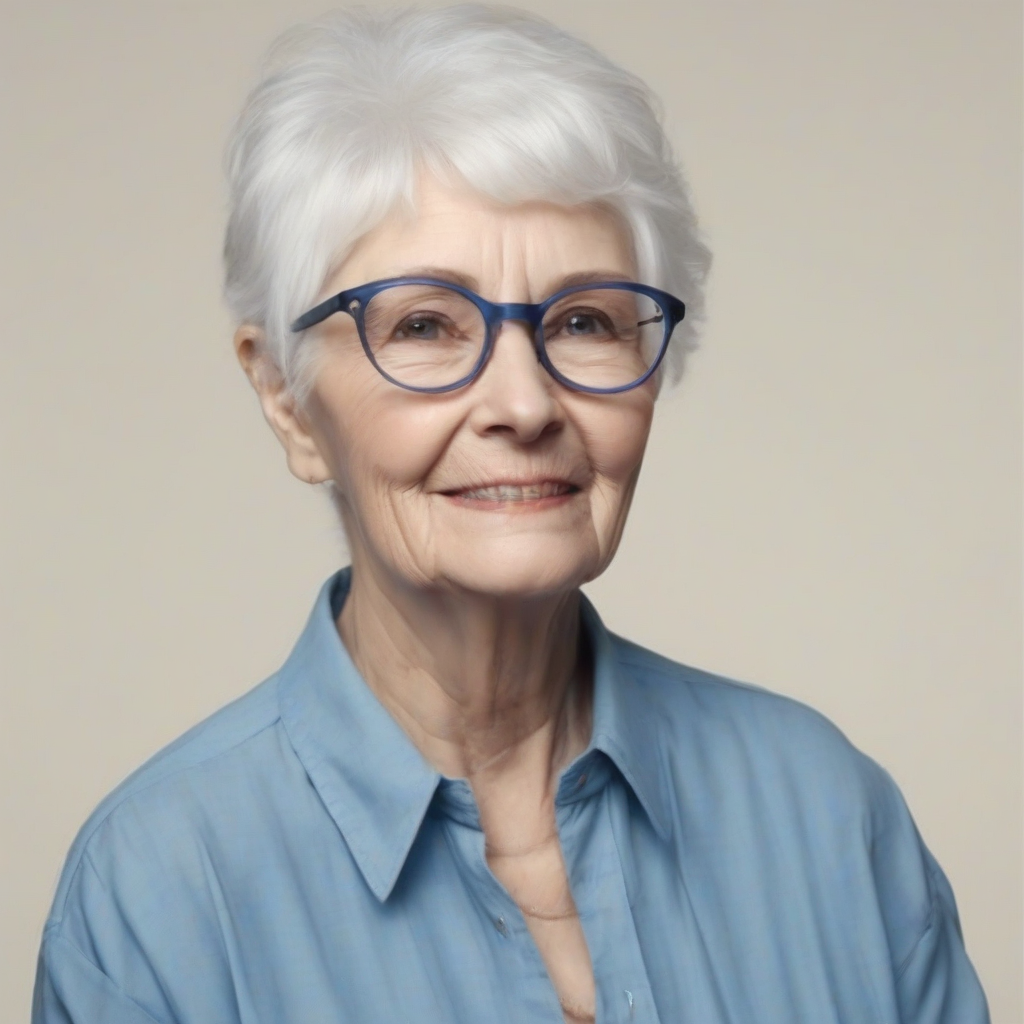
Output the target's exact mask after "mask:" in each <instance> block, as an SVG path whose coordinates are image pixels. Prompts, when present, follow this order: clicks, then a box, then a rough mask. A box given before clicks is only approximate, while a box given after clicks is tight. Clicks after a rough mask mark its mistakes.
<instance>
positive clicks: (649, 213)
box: [224, 4, 710, 397]
mask: <svg viewBox="0 0 1024 1024" xmlns="http://www.w3.org/2000/svg"><path fill="white" fill-rule="evenodd" d="M421 169H425V170H427V171H428V172H429V173H431V174H434V175H436V176H438V177H439V178H440V179H441V180H443V181H448V182H450V183H451V182H457V181H460V180H461V182H462V183H464V184H466V185H468V186H469V187H470V188H472V189H474V190H476V191H478V192H479V193H481V194H483V195H486V196H488V197H491V198H492V199H495V200H497V201H499V202H502V203H508V204H515V203H522V202H527V201H531V200H544V201H549V202H554V203H558V204H562V205H568V206H573V205H577V204H601V205H603V206H605V207H607V208H611V209H612V210H614V211H616V212H617V213H618V214H619V215H620V216H621V217H622V218H623V220H624V221H625V223H626V224H627V225H628V228H629V230H630V232H631V235H632V241H633V247H634V255H635V259H636V264H637V271H638V273H639V275H640V279H641V280H643V281H644V282H646V283H648V284H653V285H655V286H657V287H661V288H664V289H665V290H667V291H671V292H673V293H675V294H676V295H678V296H679V298H681V299H682V300H683V301H684V302H685V303H686V309H687V314H686V318H685V320H684V321H683V323H682V324H681V325H680V326H679V327H678V328H677V329H676V336H675V337H674V338H673V342H672V350H670V356H669V361H668V372H669V375H670V376H671V377H672V378H673V379H676V378H678V376H679V374H680V373H681V370H682V362H683V354H684V352H685V351H686V350H688V349H689V348H691V347H692V346H693V344H694V342H695V339H696V329H697V327H698V325H699V323H700V321H701V317H702V313H703V308H704V279H705V277H706V274H707V270H708V266H709V263H710V254H709V252H708V250H707V248H706V247H705V245H704V244H703V242H702V241H701V238H700V236H699V233H698V230H697V223H696V218H695V216H694V213H693V209H692V206H691V204H690V200H689V195H688V190H687V188H686V185H685V183H684V181H683V177H682V174H681V172H680V169H679V166H678V165H677V163H676V161H675V159H674V157H673V154H672V150H671V147H670V145H669V143H668V140H667V138H666V136H665V132H664V130H663V128H662V126H661V123H660V120H659V117H658V114H657V112H656V109H655V102H654V100H653V97H652V96H651V93H650V91H649V90H648V88H647V87H646V86H645V85H644V83H643V82H642V81H641V80H640V79H638V78H637V77H636V76H635V75H633V74H631V73H630V72H628V71H625V70H624V69H623V68H620V67H618V66H617V65H616V64H614V63H612V62H611V61H610V60H609V59H608V58H607V57H605V56H603V55H602V54H601V53H599V52H598V51H597V50H595V49H594V48H593V47H592V46H590V45H589V44H587V43H585V42H583V41H582V40H580V39H577V38H575V37H574V36H572V35H569V34H568V33H567V32H564V31H563V30H561V29H559V28H557V27H555V26H554V25H552V24H550V23H549V22H547V21H544V20H543V19H541V18H538V17H536V16H534V15H532V14H527V13H525V12H522V11H517V10H513V9H509V8H505V7H492V6H486V5H482V4H463V5H459V6H456V7H448V8H442V9H439V10H416V9H395V10H390V11H370V10H366V9H364V8H357V9H349V10H340V11H336V12H334V13H331V14H329V15H327V16H325V17H323V18H320V19H318V20H317V21H314V22H311V23H309V24H305V25H299V26H297V27H295V28H293V29H291V30H289V31H288V32H286V33H284V34H283V35H282V36H281V37H279V38H278V39H277V41H276V42H275V43H274V44H273V45H272V46H271V48H270V50H269V51H268V53H267V56H266V58H265V61H264V64H263V67H262V71H261V74H260V77H259V80H258V82H257V84H256V86H255V87H254V88H253V90H252V92H251V93H250V95H249V97H248V100H247V101H246V103H245V106H244V107H243V109H242V111H241V114H240V115H239V117H238V120H237V122H236V123H235V126H234V129H233V132H232V135H231V140H230V144H229V148H228V156H227V173H228V179H229V187H230V215H229V219H228V226H227V233H226V238H225V243H224V263H225V297H226V299H227V302H228V305H229V306H230V308H231V310H232V312H233V314H234V316H235V317H236V319H237V321H238V322H239V323H248V324H253V325H255V326H258V327H260V328H262V330H263V331H264V333H265V336H266V339H267V345H268V348H269V352H270V355H271V357H272V358H273V359H274V361H275V363H276V364H277V366H278V368H279V369H280V371H281V373H282V375H283V377H284V380H285V381H286V382H287V384H288V385H289V387H290V388H292V390H293V392H294V393H295V394H296V395H298V396H300V397H304V395H305V394H306V393H308V392H307V389H308V387H309V386H310V384H311V383H312V379H313V375H314V374H315V360H314V359H313V358H311V357H312V356H313V354H314V353H313V352H311V351H310V346H309V344H308V343H306V341H305V337H304V336H303V335H296V334H294V333H292V331H291V330H290V328H289V324H290V323H291V322H292V321H293V320H294V319H295V318H296V317H297V316H299V315H300V314H301V313H303V312H305V310H306V309H308V308H309V307H310V306H312V305H314V304H315V302H316V301H317V300H318V299H319V298H321V297H322V296H321V292H322V290H323V288H324V287H325V285H326V282H327V280H328V279H329V278H330V276H332V274H333V273H334V272H335V271H336V269H337V267H338V266H339V264H340V263H341V262H342V261H343V260H344V258H345V257H346V255H347V254H348V252H349V251H350V250H351V248H352V246H353V245H354V244H355V242H356V241H357V240H358V239H359V238H360V237H361V236H362V235H364V234H365V233H366V232H368V231H370V230H371V229H372V228H373V227H375V226H376V225H377V224H378V223H380V222H381V221H382V220H383V219H384V218H385V217H386V216H387V215H388V214H389V213H390V212H391V211H392V210H394V209H395V208H396V207H397V206H399V205H400V204H402V203H406V204H409V205H410V206H411V205H412V204H413V202H414V188H415V178H416V174H417V172H418V171H419V170H421ZM489 298H494V296H489Z"/></svg>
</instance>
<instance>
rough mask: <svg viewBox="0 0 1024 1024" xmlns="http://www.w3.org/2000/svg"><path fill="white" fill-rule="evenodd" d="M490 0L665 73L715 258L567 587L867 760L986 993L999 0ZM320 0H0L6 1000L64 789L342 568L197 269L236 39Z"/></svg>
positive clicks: (1014, 971)
mask: <svg viewBox="0 0 1024 1024" xmlns="http://www.w3.org/2000/svg"><path fill="white" fill-rule="evenodd" d="M522 6H526V7H529V8H532V9H535V10H538V11H540V12H542V13H544V14H545V15H547V16H548V17H550V18H552V19H553V20H555V21H557V22H559V23H560V24H562V25H564V26H566V27H568V28H570V29H572V30H575V31H578V32H580V33H582V34H583V35H584V36H586V37H587V38H589V39H590V40H591V41H593V42H594V43H596V44H597V45H598V46H599V47H601V48H602V49H604V50H605V51H606V52H608V53H609V54H610V55H611V56H612V57H613V58H615V59H617V60H619V61H620V62H622V63H624V64H625V65H626V66H628V67H630V68H631V69H633V70H634V71H636V72H638V73H639V74H640V75H642V76H643V77H645V78H646V79H647V80H648V81H649V82H650V84H651V85H652V86H653V87H654V89H655V90H656V91H657V92H658V93H659V94H660V96H661V97H662V99H663V101H664V109H665V116H666V119H667V123H668V125H669V127H670V132H671V135H672V137H673V139H674V141H675V143H676V145H677V147H678V151H679V153H680V155H681V157H682V159H683V162H684V165H685V167H686V169H687V172H688V175H689V179H690V182H691V184H692V186H693V190H694V194H695V199H696V205H697V210H698V212H699V214H700V215H701V217H702V222H703V225H704V228H705V230H706V234H707V237H708V240H709V242H710V244H711V246H712V248H713V249H714V251H715V254H716V262H715V266H714V270H713V277H712V285H711V294H710V315H709V322H708V327H707V332H706V337H705V342H704V345H703V348H702V350H701V351H700V352H698V353H697V354H696V356H695V357H694V358H693V359H692V361H691V364H690V368H689V371H688V374H687V377H686V379H685V380H684V382H683V384H682V386H681V387H680V388H679V389H677V390H676V392H675V393H674V394H672V395H670V396H669V397H668V398H667V399H665V400H664V401H663V403H662V404H661V406H660V408H659V412H658V416H657V422H656V425H655V432H654V436H653V438H652V441H651V446H650V451H649V456H648V460H647V464H646V466H645V469H644V475H643V477H642V480H641V484H640V487H639V491H638V495H637V499H636V504H635V506H634V511H633V513H632V519H631V521H630V525H629V527H628V530H627V533H626V537H625V540H624V542H623V546H622V550H621V552H620V554H619V556H618V559H617V561H616V562H615V564H614V565H613V567H612V568H611V570H610V571H609V572H608V573H607V574H606V576H605V577H603V578H602V579H600V580H599V581H597V582H596V583H594V584H593V585H592V586H590V587H589V588H588V589H589V592H590V594H591V596H592V597H593V599H594V600H595V602H596V603H597V605H598V608H599V609H600V610H601V612H602V614H603V615H604V616H605V618H606V621H607V622H608V623H609V625H610V626H611V627H612V628H613V629H615V630H616V631H618V632H620V633H624V634H626V635H627V636H630V637H631V638H633V639H635V640H637V641H639V642H641V643H643V644H646V645H648V646H650V647H653V648H655V649H657V650H659V651H662V652H664V653H666V654H668V655H670V656H672V657H675V658H677V659H679V660H682V661H686V662H688V663H691V664H695V665H698V666H700V667H703V668H707V669H710V670H713V671H717V672H721V673H724V674H728V675H732V676H735V677H739V678H742V679H744V680H748V681H752V682H755V683H758V684H760V685H763V686H767V687H769V688H771V689H775V690H778V691H781V692H785V693H788V694H792V695H793V696H795V697H797V698H799V699H801V700H804V701H807V702H808V703H810V704H812V705H813V706H815V707H817V708H818V709H820V710H821V711H823V712H824V713H825V714H827V715H828V716H829V717H830V718H832V719H833V720H834V721H835V722H836V723H837V724H838V725H839V726H840V728H842V729H843V730H844V731H845V732H846V733H847V735H849V736H850V738H851V739H852V740H853V741H854V742H855V743H856V744H857V745H858V746H860V747H861V748H862V749H863V750H865V751H866V752H867V753H868V754H870V755H871V756H873V757H874V758H875V759H876V760H878V761H880V762H881V763H882V764H883V765H884V766H885V767H886V768H887V769H888V770H889V771H890V772H891V773H892V774H893V775H894V776H895V778H896V780H897V782H898V783H899V784H900V786H901V787H902V789H903V792H904V793H905V795H906V797H907V799H908V801H909V803H910V806H911V809H912V811H913V812H914V815H915V818H916V820H917V823H918V826H919V828H920V830H921V832H922V834H923V835H924V837H925V840H926V842H927V843H928V844H929V846H930V847H931V849H932V850H933V852H934V853H935V854H936V856H937V857H938V859H939V860H940V862H941V863H942V864H943V866H944V867H945V869H946V871H947V873H948V874H949V876H950V879H951V881H952V883H953V886H954V889H955V890H956V893H957V895H958V898H959V904H960V911H961V917H962V921H963V926H964V932H965V937H966V940H967V947H968V951H969V952H970V954H971V956H972V958H973V959H974V962H975V964H976V966H977V968H978V970H979V973H980V975H981V978H982V982H983V983H984V984H985V986H986V989H987V991H988V994H989V998H990V1001H991V1004H992V1010H993V1020H994V1021H995V1022H996V1024H1014V1022H1017V1024H1019V1022H1020V1021H1022V1020H1024V1005H1022V1000H1021V991H1020V965H1021V960H1022V945H1021V898H1022V892H1021V871H1020V866H1021V825H1022V822H1021V780H1022V766H1021V732H1022V729H1021V726H1022V708H1021V625H1022V608H1021V344H1020V342H1021V339H1020V326H1021V286H1020V281H1021V196H1020V178H1021V55H1020V39H1021V15H1020V9H1019V6H1018V4H1016V3H1010V2H1001V0H982V2H978V3H969V2H967V0H961V2H957V3H952V2H945V3H943V2H937V3H929V4H923V3H916V2H912V0H905V2H900V0H886V2H881V0H856V2H854V0H844V2H842V3H834V4H828V5H812V4H810V3H801V4H796V3H773V4H765V3H763V2H761V0H743V2H740V0H736V2H731V3H728V4H723V3H721V2H719V0H673V2H671V3H669V2H656V0H640V2H637V3H630V4H621V3H610V4H602V3H598V2H593V0H587V2H582V0H576V2H572V0H544V2H543V3H541V2H539V0H532V2H529V3H525V4H523V5H522ZM323 9H324V5H323V4H320V3H309V2H305V0H289V2H287V3H285V2H283V0H281V2H273V3H271V2H243V0H230V2H229V0H220V2H206V3H202V4H200V3H173V2H161V3H151V4H138V3H132V4H129V3H124V4H123V5H122V4H115V3H111V2H93V3H90V4H87V5H86V4H78V3H75V4H72V3H69V2H63V3H52V2H50V3H40V4H29V3H21V4H14V5H12V4H10V3H8V4H5V5H4V22H5V32H4V33H3V36H2V38H0V55H2V59H0V76H2V83H0V106H2V109H3V123H4V125H5V130H4V138H5V145H4V148H5V157H4V170H3V184H4V187H3V189H2V191H0V209H2V214H0V216H2V223H0V281H2V284H0V293H2V294H3V327H4V337H3V342H2V345H0V353H2V355H0V359H2V364H0V365H2V373H0V389H2V405H0V408H2V409H3V414H4V417H5V420H4V423H3V425H2V439H3V440H2V444H3V455H4V473H3V484H2V501H3V510H2V515H3V519H2V523H3V526H2V529H3V567H2V579H3V600H4V606H3V608H2V622H3V632H4V636H3V640H2V650H3V668H2V672H3V676H2V680H3V681H2V687H3V689H2V698H3V708H2V718H0V726H2V730H3V735H2V737H0V770H2V771H3V778H4V781H5V784H4V786H3V791H2V798H0V799H2V801H3V803H2V808H0V815H2V818H0V820H2V821H3V822H4V827H3V829H4V830H3V839H2V842H0V854H2V857H3V862H2V869H0V878H2V879H3V882H2V889H0V897H2V903H0V1018H2V1019H4V1020H10V1021H16V1020H24V1019H26V1018H27V1016H28V1007H29V999H30V992H31V984H32V974H33V970H34V960H35V954H36V949H37V946H38V941H39V935H40V929H41V927H42V923H43V920H44V917H45V914H46V911H47V908H48V905H49V901H50V899H51V897H52V892H53V888H54V885H55V882H56V878H57V874H58V871H59V869H60V865H61V861H62V858H63V855H64V853H65V852H66V850H67V847H68V845H69V844H70V842H71V840H72V838H73V837H74V834H75V832H76V830H77V828H78V827H79V825H80V824H81V823H82V822H83V820H84V819H85V817H86V815H87V814H88V813H89V811H90V810H91V809H92V807H93V806H94V805H95V804H96V802H97V801H98V800H99V799H100V798H101V797H102V796H103V795H104V794H105V793H106V792H107V791H108V790H109V789H110V788H111V787H112V786H114V785H115V784H116V783H117V782H118V781H119V780H120V779H121V778H122V777H123V776H124V775H125V774H127V773H128V772H129V771H130V770H131V769H132V768H133V767H135V766H136V765H137V764H139V763H140V762H141V761H142V760H143V759H145V758H146V757H147V756H148V755H149V754H151V753H152V752H154V751H155V750H156V749H157V748H158V747H160V746H162V745H163V744H164V743H166V742H168V741H169V740H171V739H173V738H174V737H175V736H177V735H178V734H179V733H181V732H182V731H183V730H184V729H186V728H187V727H188V726H190V725H191V724H193V723H194V722H196V721H198V720H199V719H200V718H201V717H203V716H205V715H206V714H208V713H209V712H211V711H212V710H214V709H215V708H217V707H218V706H220V705H221V704H223V703H225V702H226V701H228V700H230V699H231V698H232V697H234V696H236V695H238V694H240V693H242V692H243V691H244V690H246V689H248V688H249V687H250V686H252V685H253V684H254V683H256V682H258V681H259V680H260V679H262V678H263V677H264V676H266V675H267V674H269V673H270V672H271V671H273V670H274V669H275V668H276V667H277V666H278V665H279V663H280V662H281V660H282V659H283V658H284V656H285V654H286V652H287V651H288V649H289V648H290V645H291V643H292V642H293V640H294V639H295V637H296V636H297V633H298V631H299V629H300V627H301V625H302V623H303V621H304V619H305V616H306V614H307V612H308V609H309V607H310V605H311V603H312V600H313V597H314V595H315V592H316V589H317V587H318V585H319V583H320V582H321V581H322V580H323V578H324V577H326V576H327V575H328V574H329V573H330V572H331V571H332V570H333V569H334V568H335V567H337V566H338V565H339V564H341V563H342V562H343V560H344V548H343V542H342V539H341V537H340V534H339V531H338V530H337V528H336V527H335V526H334V523H333V520H332V516H331V513H330V510H329V509H328V507H327V504H326V502H325V501H324V499H323V498H322V496H321V495H320V494H318V493H315V492H313V491H312V490H310V489H309V488H307V487H303V486H302V485H301V484H299V483H297V482H296V481H294V480H292V479H291V478H290V477H289V476H288V475H287V474H286V470H285V468H284V464H283V460H282V458H281V456H280V454H279V452H278V450H277V448H276V443H275V442H274V441H273V439H272V437H271V435H270V433H269V431H268V430H267V429H266V428H265V427H264V425H263V423H262V421H261V418H260V415H259V412H258V409H257V406H256V402H255V400H254V398H253V397H252V395H251V394H250V392H249V390H248V386H247V384H246V383H245V381H244V379H243V377H242V375H241V373H240V372H239V371H238V370H237V368H236V367H235V365H234V362H233V356H232V352H231V345H230V335H231V325H230V324H229V322H228V319H227V316H226V314H225V312H224V310H223V308H222V306H221V304H220V299H219V280H220V265H219V247H220V236H221V231H222V227H223V219H224V190H223V186H222V179H221V173H220V160H221V152H222V146H223V140H224V137H225V134H226V130H227V127H228V124H229V122H230V119H231V117H232V116H233V114H234V112H235V111H236V110H237V108H238V107H239V105H240V103H241V100H242V97H243V95H244V92H245V90H246V88H247V85H248V83H249V82H250V81H251V78H252V74H253V68H254V65H255V61H256V59H257V56H258V54H259V53H260V52H261V51H262V50H263V48H264V47H265V45H266V44H267V42H268V41H269V40H270V39H271V38H272V36H273V35H274V34H275V33H276V32H277V31H278V30H279V29H281V28H283V27H284V26H286V25H287V24H289V23H291V22H293V21H295V20H298V19H300V18H303V17H308V16H312V15H314V14H317V13H319V12H320V11H321V10H323Z"/></svg>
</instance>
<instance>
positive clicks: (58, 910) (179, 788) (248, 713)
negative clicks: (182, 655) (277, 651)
mask: <svg viewBox="0 0 1024 1024" xmlns="http://www.w3.org/2000/svg"><path fill="white" fill-rule="evenodd" d="M277 683H278V678H277V676H271V677H270V678H269V679H267V680H265V681H264V682H262V683H260V684H259V685H258V686H256V687H254V688H253V689H251V690H249V691H248V692H247V693H245V694H244V695H242V696H241V697H238V698H237V699H235V700H234V701H232V702H231V703H229V704H227V705H226V706H224V707H222V708H220V709H219V710H218V711H216V712H214V713H213V714H212V715H210V716H209V717H208V718H206V719H204V720H203V721H201V722H199V723H198V724H197V725H195V726H193V727H192V728H191V729H189V730H188V731H187V732H185V733H183V734H182V735H181V736H179V737H178V738H177V739H176V740H174V741H172V742H171V743H169V744H168V745H167V746H166V747H164V748H163V749H161V750H160V751H158V752H157V753H156V754H154V755H153V756H152V757H151V758H149V759H148V760H147V761H146V762H145V763H144V764H143V765H141V766H140V767H139V768H137V769H136V770H135V771H133V772H132V773H131V774H130V775H128V776H127V778H125V779H124V780H123V781H122V782H121V783H120V784H119V785H118V786H116V787H115V788H114V789H113V790H112V791H111V792H110V793H109V794H108V795H107V796H106V797H104V799H103V800H102V801H101V802H100V803H99V805H98V806H97V807H96V809H95V810H94V811H93V812H92V813H91V814H90V815H89V817H88V818H87V819H86V821H85V823H84V824H83V825H82V827H81V829H80V830H79V832H78V835H77V836H76V838H75V840H74V842H73V844H72V846H71V849H70V851H69V852H68V855H67V857H66V859H65V862H64V867H63V870H62V872H61V877H60V881H59V883H58V887H57V892H56V895H55V898H54V902H53V907H52V910H51V913H50V917H49V919H48V921H47V927H48V928H50V927H52V926H54V925H56V924H59V923H60V921H61V919H62V917H63V914H64V909H65V906H66V903H67V899H68V896H69V893H70V891H71V889H72V887H73V886H74V884H75V880H76V878H77V877H78V876H79V875H80V874H81V869H82V866H83V862H88V864H89V870H91V871H96V870H97V865H99V864H102V863H104V862H108V861H115V860H117V857H118V850H119V849H120V848H121V847H125V848H137V847H138V846H139V845H140V844H147V845H148V844H149V843H156V844H161V843H163V844H167V843H168V842H170V841H171V840H172V837H181V836H182V835H183V834H184V833H185V831H186V830H185V829H183V828H182V825H183V822H184V821H185V820H186V819H187V818H188V817H189V816H190V815H191V816H192V817H194V818H196V819H199V818H202V817H204V816H206V815H208V814H209V813H210V811H211V809H212V810H213V811H216V809H217V807H218V805H227V804H229V803H231V802H232V801H235V800H237V799H238V797H239V795H240V794H239V793H238V789H239V788H240V787H239V785H238V783H239V781H240V779H242V778H243V777H245V776H246V775H247V774H249V773H248V771H247V770H244V769H243V770H242V771H239V767H240V763H241V762H245V763H248V762H252V764H253V765H256V764H259V763H261V762H265V760H266V751H264V750H262V747H263V746H266V745H267V743H268V742H269V744H270V745H271V746H280V744H277V743H275V742H274V741H273V739H268V735H267V734H268V732H270V731H271V730H272V728H273V727H274V726H275V725H276V724H277V723H278V722H279V720H280V714H279V710H278V706H279V705H278V694H277ZM257 746H259V747H261V749H260V750H258V751H257V750H255V749H254V747H257Z"/></svg>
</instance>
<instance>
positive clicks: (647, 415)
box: [577, 392, 654, 493]
mask: <svg viewBox="0 0 1024 1024" xmlns="http://www.w3.org/2000/svg"><path fill="white" fill-rule="evenodd" d="M604 401H605V403H606V404H605V405H603V406H597V407H595V408H592V409H590V410H588V411H589V412H590V415H588V416H585V417H580V418H578V419H577V424H578V428H579V430H580V432H581V434H582V435H583V438H584V443H585V444H586V448H587V454H588V457H589V460H590V464H591V466H592V467H593V470H594V474H595V480H594V483H595V486H596V487H597V488H599V489H600V490H601V491H604V492H607V491H609V490H611V491H616V492H623V493H628V492H629V491H630V490H631V489H632V486H633V484H634V483H635V481H636V477H637V473H638V472H639V470H640V464H641V462H642V461H643V457H644V450H645V449H646V447H647V438H648V436H649V434H650V431H651V420H652V417H653V413H654V399H653V396H647V395H646V394H645V393H643V392H641V393H640V394H634V393H630V392H627V393H626V395H624V396H622V397H621V399H619V400H615V399H613V400H611V401H608V400H607V399H604Z"/></svg>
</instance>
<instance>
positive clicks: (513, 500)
mask: <svg viewBox="0 0 1024 1024" xmlns="http://www.w3.org/2000/svg"><path fill="white" fill-rule="evenodd" d="M579 490H580V489H579V487H577V486H576V485H575V484H571V483H568V482H567V481H565V480H540V481H536V482H531V483H495V484H488V485H487V486H485V487H467V488H465V489H462V490H452V491H445V492H444V494H445V496H446V497H448V498H452V499H454V500H455V501H458V502H460V503H461V504H466V505H472V506H474V507H477V508H488V507H492V508H493V507H496V506H498V505H503V506H508V505H514V506H519V507H526V506H533V507H536V506H538V505H544V506H548V505H554V504H560V503H561V502H562V501H564V500H566V499H568V498H569V497H571V496H572V495H573V494H578V493H579Z"/></svg>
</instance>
